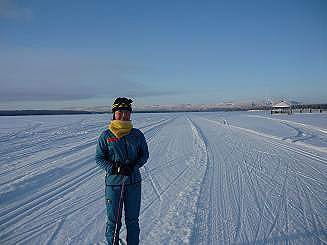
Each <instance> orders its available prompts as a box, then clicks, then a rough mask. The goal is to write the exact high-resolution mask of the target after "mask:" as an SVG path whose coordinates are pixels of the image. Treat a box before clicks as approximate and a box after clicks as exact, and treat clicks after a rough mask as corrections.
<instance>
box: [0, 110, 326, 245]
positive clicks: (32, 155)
mask: <svg viewBox="0 0 327 245" xmlns="http://www.w3.org/2000/svg"><path fill="white" fill-rule="evenodd" d="M109 120H110V115H105V114H102V115H64V116H16V117H0V153H1V154H0V183H1V185H0V244H1V245H10V244H33V245H35V244H49V245H50V244H60V245H61V244H106V242H105V238H104V232H105V222H106V211H105V199H104V187H105V186H104V176H105V173H104V172H103V171H102V170H101V169H99V168H98V167H97V166H96V164H95V160H94V157H95V147H96V143H97V138H98V136H99V135H100V133H101V132H102V131H103V130H104V129H105V128H106V127H107V124H108V122H109ZM133 124H134V127H136V128H139V129H141V130H142V131H143V133H144V134H145V137H146V139H147V142H148V146H149V151H150V158H149V160H148V162H147V163H146V165H145V166H144V167H143V168H141V174H142V177H143V182H142V206H141V213H140V227H141V234H140V244H151V245H152V244H196V245H197V244H213V245H216V244H327V150H326V149H327V114H326V113H315V114H313V113H312V114H309V113H308V114H297V115H270V114H269V113H268V112H256V113H250V112H228V113H227V112H218V113H217V112H215V113H153V114H134V115H133ZM121 234H122V235H121V236H122V237H125V236H126V228H125V226H123V228H122V230H121Z"/></svg>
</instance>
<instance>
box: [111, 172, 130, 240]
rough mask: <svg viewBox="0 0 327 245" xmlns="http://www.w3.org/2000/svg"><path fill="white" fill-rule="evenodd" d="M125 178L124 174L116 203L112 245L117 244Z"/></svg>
mask: <svg viewBox="0 0 327 245" xmlns="http://www.w3.org/2000/svg"><path fill="white" fill-rule="evenodd" d="M126 179H127V176H124V177H123V178H122V186H121V190H120V197H119V203H118V210H117V217H116V224H115V232H114V239H113V242H112V245H116V244H118V236H119V230H118V222H119V220H120V215H121V211H122V204H123V197H124V191H125V180H126Z"/></svg>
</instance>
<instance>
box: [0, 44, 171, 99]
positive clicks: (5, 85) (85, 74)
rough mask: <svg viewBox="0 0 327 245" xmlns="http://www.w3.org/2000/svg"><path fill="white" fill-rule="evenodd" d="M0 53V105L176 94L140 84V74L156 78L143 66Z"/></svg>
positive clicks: (46, 54)
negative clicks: (123, 95) (2, 55)
mask: <svg viewBox="0 0 327 245" xmlns="http://www.w3.org/2000/svg"><path fill="white" fill-rule="evenodd" d="M0 51H3V53H4V54H5V56H6V57H7V58H6V59H5V60H0V84H1V90H0V102H19V101H61V100H65V101H67V100H70V101H73V100H80V99H89V98H95V97H97V96H108V97H115V96H116V95H117V94H125V95H126V96H130V97H147V96H162V95H167V94H173V93H172V92H170V91H158V90H156V89H154V88H153V87H152V85H148V84H145V83H143V82H142V81H139V80H138V79H137V78H138V76H139V75H141V77H142V76H143V75H144V74H151V75H153V74H152V71H151V69H149V68H146V67H143V66H141V65H133V64H127V65H124V64H115V63H111V62H109V61H108V60H103V59H102V58H101V57H89V56H88V57H83V56H81V55H76V56H74V55H67V54H60V53H59V54H57V53H56V54H54V53H53V52H50V53H49V52H40V51H39V50H22V49H20V50H10V51H8V50H7V51H6V52H5V50H4V49H3V50H1V49H0ZM148 70H149V71H148ZM134 78H135V79H134ZM152 84H153V83H152Z"/></svg>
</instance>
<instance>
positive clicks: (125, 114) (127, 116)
mask: <svg viewBox="0 0 327 245" xmlns="http://www.w3.org/2000/svg"><path fill="white" fill-rule="evenodd" d="M115 119H116V120H121V121H129V120H131V112H130V111H127V110H119V111H115Z"/></svg>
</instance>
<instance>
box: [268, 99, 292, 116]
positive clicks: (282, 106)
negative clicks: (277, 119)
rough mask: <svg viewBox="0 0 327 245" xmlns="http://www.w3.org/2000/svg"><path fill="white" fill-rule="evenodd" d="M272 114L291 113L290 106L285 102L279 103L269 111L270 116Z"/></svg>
mask: <svg viewBox="0 0 327 245" xmlns="http://www.w3.org/2000/svg"><path fill="white" fill-rule="evenodd" d="M273 113H287V114H291V113H292V108H291V105H290V104H288V103H286V102H285V101H281V102H279V103H278V104H275V105H273V108H272V110H271V114H273Z"/></svg>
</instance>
